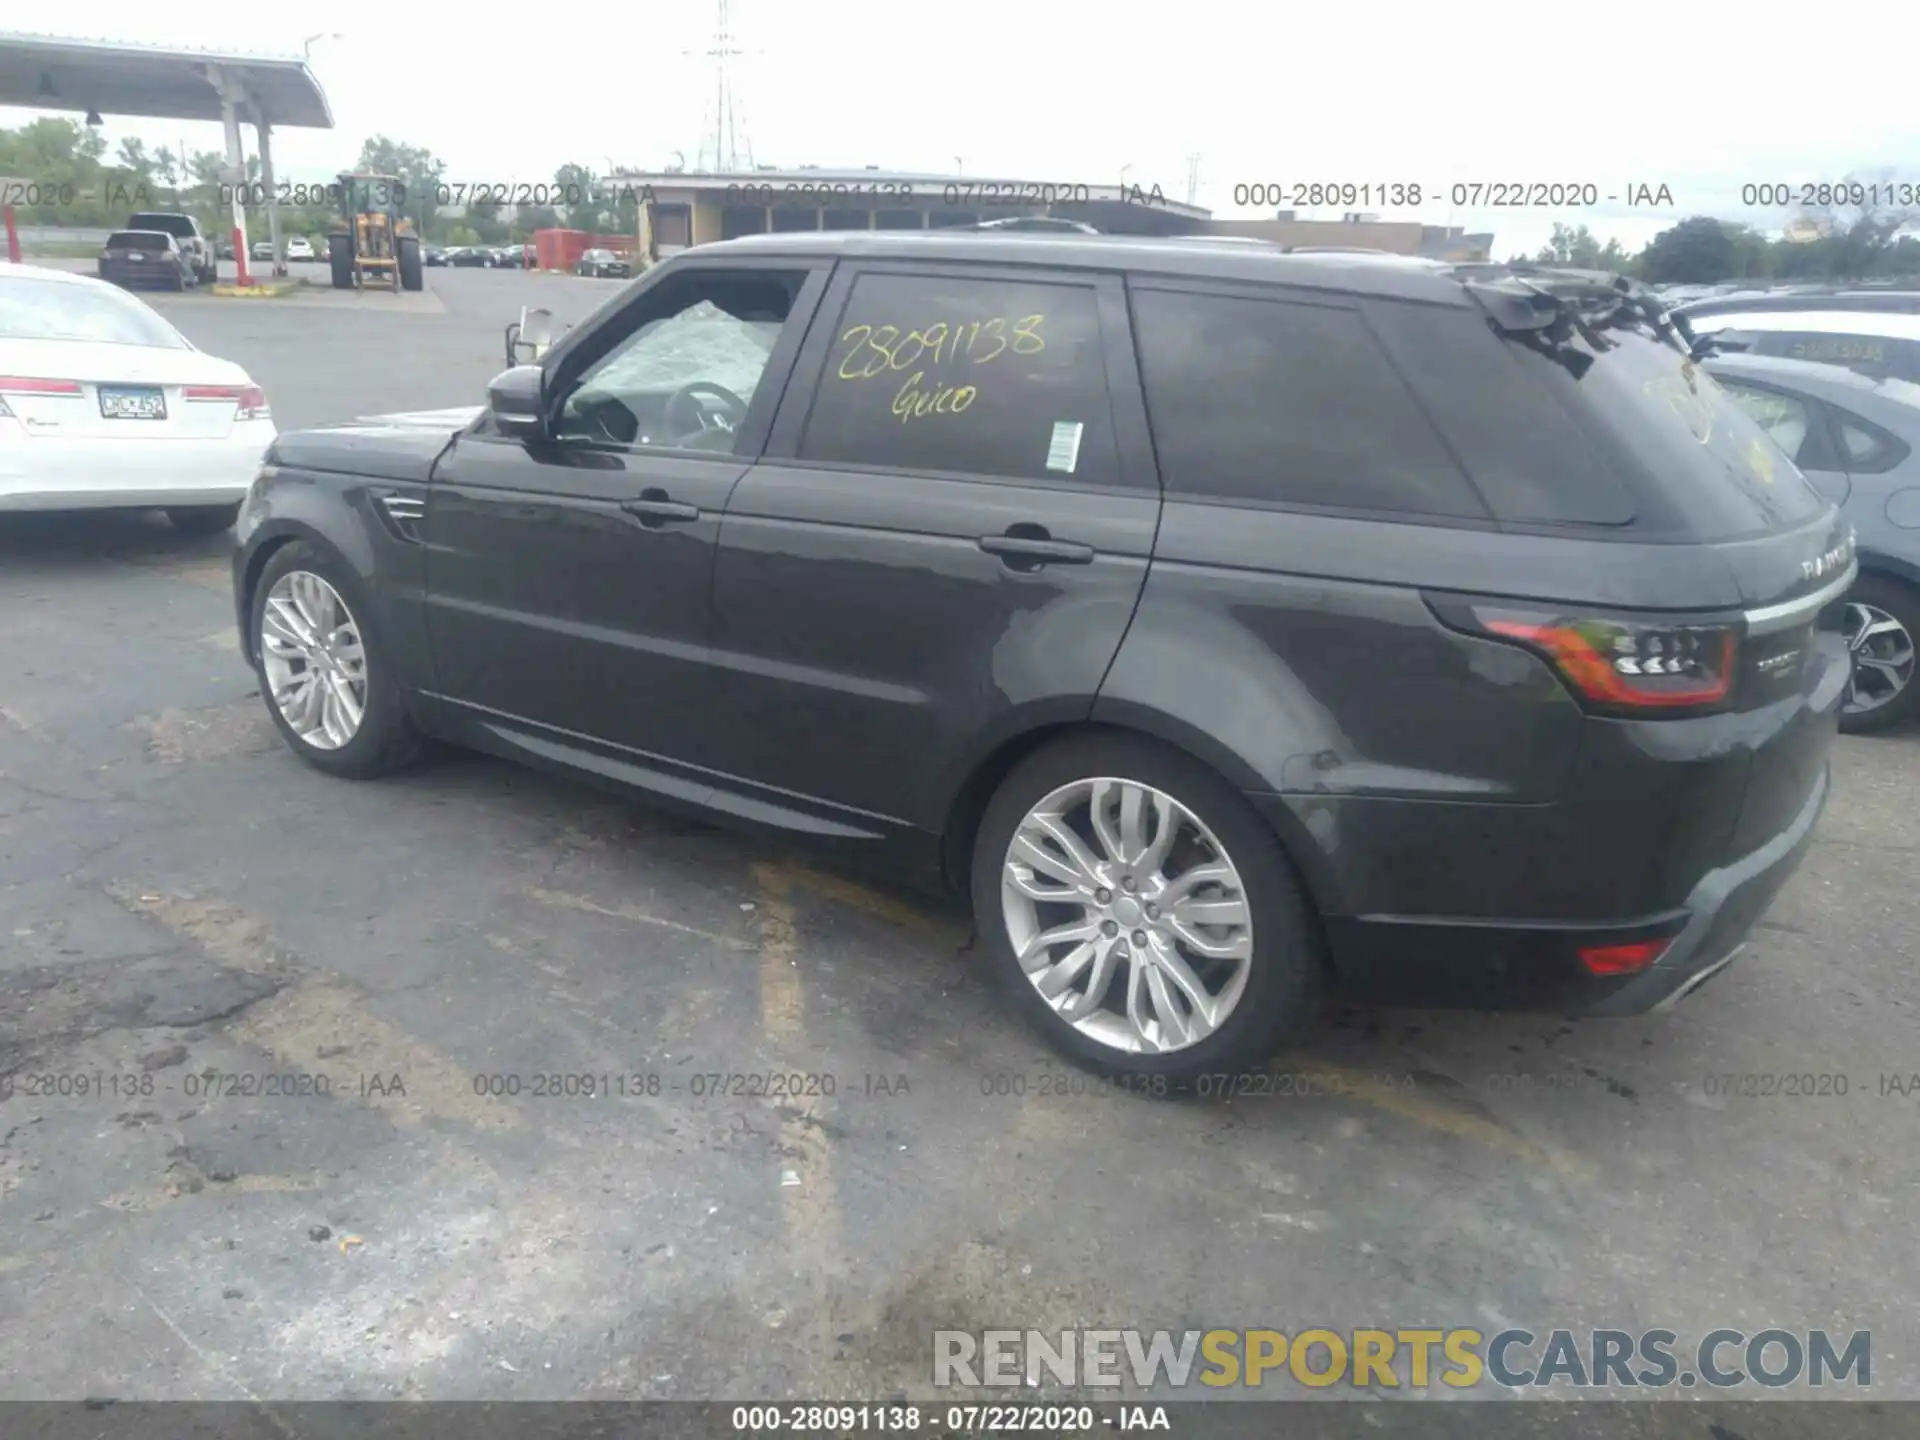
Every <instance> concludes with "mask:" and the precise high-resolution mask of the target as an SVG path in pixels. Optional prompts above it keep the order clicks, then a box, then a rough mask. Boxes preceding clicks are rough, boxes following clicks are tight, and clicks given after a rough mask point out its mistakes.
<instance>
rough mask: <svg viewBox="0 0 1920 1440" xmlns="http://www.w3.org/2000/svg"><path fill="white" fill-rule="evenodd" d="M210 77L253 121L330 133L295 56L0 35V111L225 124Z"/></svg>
mask: <svg viewBox="0 0 1920 1440" xmlns="http://www.w3.org/2000/svg"><path fill="white" fill-rule="evenodd" d="M210 71H211V72H213V73H216V74H220V75H223V76H224V77H225V78H226V80H227V82H228V83H229V84H230V85H233V86H234V87H235V88H236V89H237V90H238V91H239V92H240V93H242V94H244V96H245V97H246V99H245V102H244V103H245V105H246V108H247V109H248V110H250V111H251V112H252V113H250V114H248V115H247V116H246V118H247V119H248V120H252V121H265V122H266V123H267V124H269V125H272V126H274V127H276V128H278V127H283V126H298V127H302V128H312V129H319V130H330V129H332V128H333V112H332V111H331V110H329V109H328V108H327V97H326V95H325V94H324V93H323V92H322V91H321V89H320V82H319V81H318V80H316V79H315V78H314V76H313V72H312V71H311V70H309V69H308V68H307V62H306V61H304V60H301V59H298V58H295V57H285V58H279V57H263V56H259V55H245V54H236V53H233V52H229V51H219V50H189V49H170V48H168V47H165V46H159V45H124V44H116V43H114V42H112V41H108V40H71V39H63V38H61V37H59V36H55V35H26V34H19V33H16V32H11V31H0V105H17V106H21V107H23V108H25V109H28V110H85V111H94V112H98V113H99V114H101V115H150V116H158V117H161V118H164V119H169V120H215V121H217V120H220V119H222V118H224V117H223V113H222V110H221V104H220V91H219V90H218V89H216V88H215V86H216V82H215V81H214V80H213V79H212V78H210V73H209V72H210Z"/></svg>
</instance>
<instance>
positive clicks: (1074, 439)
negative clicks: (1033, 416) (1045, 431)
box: [1047, 420, 1087, 475]
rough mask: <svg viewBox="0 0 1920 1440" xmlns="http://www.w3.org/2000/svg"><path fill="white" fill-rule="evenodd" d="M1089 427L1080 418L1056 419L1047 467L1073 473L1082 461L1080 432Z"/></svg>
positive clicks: (1048, 450) (1048, 448)
mask: <svg viewBox="0 0 1920 1440" xmlns="http://www.w3.org/2000/svg"><path fill="white" fill-rule="evenodd" d="M1086 428H1087V427H1086V426H1084V425H1082V424H1081V423H1080V422H1079V421H1078V420H1056V421H1055V422H1054V426H1053V439H1052V440H1051V441H1050V442H1049V443H1048V445H1047V469H1049V470H1059V471H1062V472H1064V473H1065V474H1068V475H1071V474H1072V473H1073V469H1074V466H1076V465H1078V464H1079V463H1080V432H1081V431H1082V430H1084V429H1086Z"/></svg>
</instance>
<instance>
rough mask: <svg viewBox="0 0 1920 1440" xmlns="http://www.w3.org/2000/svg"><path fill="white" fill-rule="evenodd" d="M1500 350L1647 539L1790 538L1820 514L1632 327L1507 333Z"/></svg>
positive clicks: (1750, 432) (1693, 374) (1684, 367)
mask: <svg viewBox="0 0 1920 1440" xmlns="http://www.w3.org/2000/svg"><path fill="white" fill-rule="evenodd" d="M1505 343H1506V344H1507V346H1508V347H1509V349H1510V350H1511V352H1512V353H1513V354H1514V355H1515V356H1516V357H1518V358H1519V359H1520V360H1521V361H1522V368H1523V369H1524V370H1525V371H1526V372H1527V373H1528V374H1529V376H1530V377H1531V378H1532V379H1533V381H1534V382H1535V383H1538V384H1540V385H1542V386H1544V387H1545V388H1546V389H1547V390H1548V391H1549V392H1550V393H1552V395H1553V396H1554V398H1555V400H1556V401H1557V402H1558V403H1559V404H1560V405H1561V407H1562V408H1563V409H1564V410H1565V411H1566V413H1567V414H1568V415H1569V416H1570V417H1571V418H1572V419H1573V421H1574V423H1575V424H1576V425H1577V426H1578V427H1579V429H1580V432H1581V434H1582V436H1583V437H1584V438H1585V441H1586V443H1587V445H1588V446H1589V447H1590V448H1591V449H1592V450H1593V452H1594V455H1595V458H1596V459H1598V460H1599V461H1600V462H1601V463H1602V464H1604V465H1605V466H1606V467H1607V468H1609V469H1610V470H1612V471H1613V472H1614V473H1615V474H1617V475H1619V476H1620V477H1622V479H1623V480H1624V481H1625V483H1626V485H1627V487H1628V489H1629V490H1630V492H1631V493H1632V494H1633V495H1634V496H1635V497H1636V499H1637V500H1644V502H1645V504H1644V507H1643V512H1644V518H1645V524H1644V526H1642V527H1641V533H1642V534H1644V535H1645V536H1646V537H1647V538H1650V539H1651V538H1655V537H1656V536H1659V535H1665V536H1668V537H1670V538H1672V539H1675V540H1729V539H1734V538H1737V537H1740V536H1746V535H1754V534H1760V533H1764V532H1767V531H1770V530H1777V529H1784V528H1790V527H1792V526H1794V525H1797V524H1800V523H1802V522H1804V521H1806V520H1810V519H1812V518H1813V517H1814V516H1816V515H1818V514H1819V513H1820V511H1821V508H1822V507H1823V506H1824V505H1825V504H1826V501H1825V500H1824V499H1823V498H1822V497H1821V495H1820V493H1819V492H1818V491H1816V490H1815V489H1814V488H1813V487H1812V486H1811V485H1809V484H1808V483H1807V479H1806V477H1805V476H1804V475H1802V474H1801V473H1800V471H1799V470H1798V469H1797V468H1796V467H1795V466H1794V465H1793V463H1792V462H1791V461H1789V460H1788V459H1787V458H1786V456H1784V455H1782V454H1781V453H1780V449H1779V447H1778V446H1777V445H1775V444H1773V443H1772V442H1771V441H1769V440H1768V439H1767V436H1766V434H1765V432H1764V431H1763V430H1762V429H1761V428H1760V426H1759V425H1757V424H1756V423H1755V422H1754V421H1753V420H1752V419H1751V418H1750V417H1749V416H1748V415H1747V414H1746V412H1745V411H1744V410H1742V409H1741V407H1740V405H1739V404H1738V402H1736V401H1735V400H1734V398H1733V396H1732V395H1731V394H1729V393H1728V392H1727V391H1726V390H1725V389H1723V388H1722V387H1721V385H1720V384H1719V382H1718V381H1716V380H1715V379H1714V378H1713V377H1712V376H1711V375H1709V374H1708V373H1707V372H1706V370H1705V369H1703V368H1702V367H1701V365H1700V364H1699V362H1697V361H1695V360H1692V359H1690V358H1689V357H1688V356H1687V355H1686V353H1685V352H1684V351H1682V350H1681V349H1680V348H1679V347H1678V346H1677V344H1670V343H1668V342H1667V341H1665V340H1662V339H1660V338H1659V337H1658V336H1656V335H1654V334H1653V333H1652V332H1651V331H1649V330H1647V329H1646V328H1644V327H1643V326H1640V325H1608V326H1606V327H1604V328H1601V329H1593V328H1591V327H1586V326H1581V327H1575V328H1572V329H1570V330H1569V332H1568V333H1566V334H1565V335H1564V336H1562V337H1561V338H1559V339H1557V340H1551V339H1548V338H1547V337H1546V336H1544V335H1542V334H1540V333H1537V332H1512V333H1509V334H1507V335H1506V336H1505Z"/></svg>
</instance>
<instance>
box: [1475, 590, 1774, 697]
mask: <svg viewBox="0 0 1920 1440" xmlns="http://www.w3.org/2000/svg"><path fill="white" fill-rule="evenodd" d="M1444 613H1445V615H1446V618H1450V619H1453V620H1455V621H1456V622H1458V621H1459V620H1462V619H1464V620H1467V621H1468V622H1469V624H1468V626H1467V627H1465V628H1472V629H1477V630H1478V631H1480V633H1482V634H1485V635H1490V636H1498V637H1500V638H1501V639H1505V640H1511V641H1514V642H1516V643H1518V644H1520V645H1523V646H1525V647H1526V648H1527V649H1529V650H1531V651H1533V652H1534V653H1535V654H1537V655H1539V656H1541V657H1542V658H1544V659H1546V660H1547V661H1549V662H1551V663H1552V665H1553V667H1554V669H1555V670H1556V671H1558V672H1559V674H1560V678H1561V679H1563V680H1565V681H1566V682H1567V684H1568V686H1570V687H1571V688H1572V690H1573V692H1574V694H1576V695H1577V696H1579V697H1580V698H1581V699H1582V700H1584V701H1586V702H1587V703H1588V704H1589V705H1591V706H1594V707H1596V708H1599V709H1603V710H1612V711H1618V712H1623V713H1628V714H1642V715H1647V714H1662V713H1668V714H1670V713H1673V712H1676V711H1699V710H1707V709H1712V708H1713V707H1715V706H1717V705H1721V704H1724V703H1725V702H1726V700H1727V698H1728V697H1729V695H1730V694H1731V693H1732V691H1733V682H1734V676H1735V675H1736V674H1737V668H1736V667H1737V662H1738V658H1739V654H1740V635H1741V623H1740V622H1739V621H1737V620H1735V621H1726V622H1703V623H1692V624H1688V623H1674V622H1669V621H1663V620H1653V619H1646V620H1638V619H1626V618H1623V617H1620V616H1595V615H1565V614H1554V613H1551V612H1546V611H1537V610H1530V609H1522V608H1519V607H1515V606H1507V605H1497V604H1496V605H1487V604H1479V603H1470V604H1466V605H1463V606H1457V607H1455V606H1447V607H1445V610H1444Z"/></svg>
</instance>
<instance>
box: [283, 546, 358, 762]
mask: <svg viewBox="0 0 1920 1440" xmlns="http://www.w3.org/2000/svg"><path fill="white" fill-rule="evenodd" d="M260 661H261V669H262V670H263V671H264V672H265V674H266V681H267V690H268V693H269V695H270V696H271V698H272V700H273V704H274V706H275V708H276V709H278V710H279V712H280V718H281V719H282V720H285V721H286V722H287V725H288V727H289V728H290V729H291V730H292V731H293V733H294V734H296V735H298V736H299V737H300V738H301V739H302V740H304V741H305V742H306V743H307V744H309V745H311V746H313V748H314V749H316V750H338V749H339V748H340V747H341V746H342V745H345V744H347V743H348V742H349V741H350V740H352V739H353V737H354V736H355V735H357V734H358V733H359V731H360V719H361V717H362V716H363V715H365V714H366V709H367V655H366V649H365V647H364V646H363V645H362V644H361V642H360V625H359V622H358V621H356V620H355V619H354V618H353V612H352V611H350V610H348V609H347V602H346V601H344V600H342V599H341V598H340V592H339V591H338V590H335V589H334V588H333V586H331V585H329V584H328V583H327V582H326V581H325V580H322V579H321V578H320V577H319V576H318V575H315V574H314V573H313V572H312V571H310V570H289V571H288V572H287V573H286V574H284V575H282V576H281V577H280V578H279V579H278V580H276V581H274V582H273V588H272V589H271V590H269V591H267V599H266V603H265V605H264V606H263V607H262V608H261V611H260Z"/></svg>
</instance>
